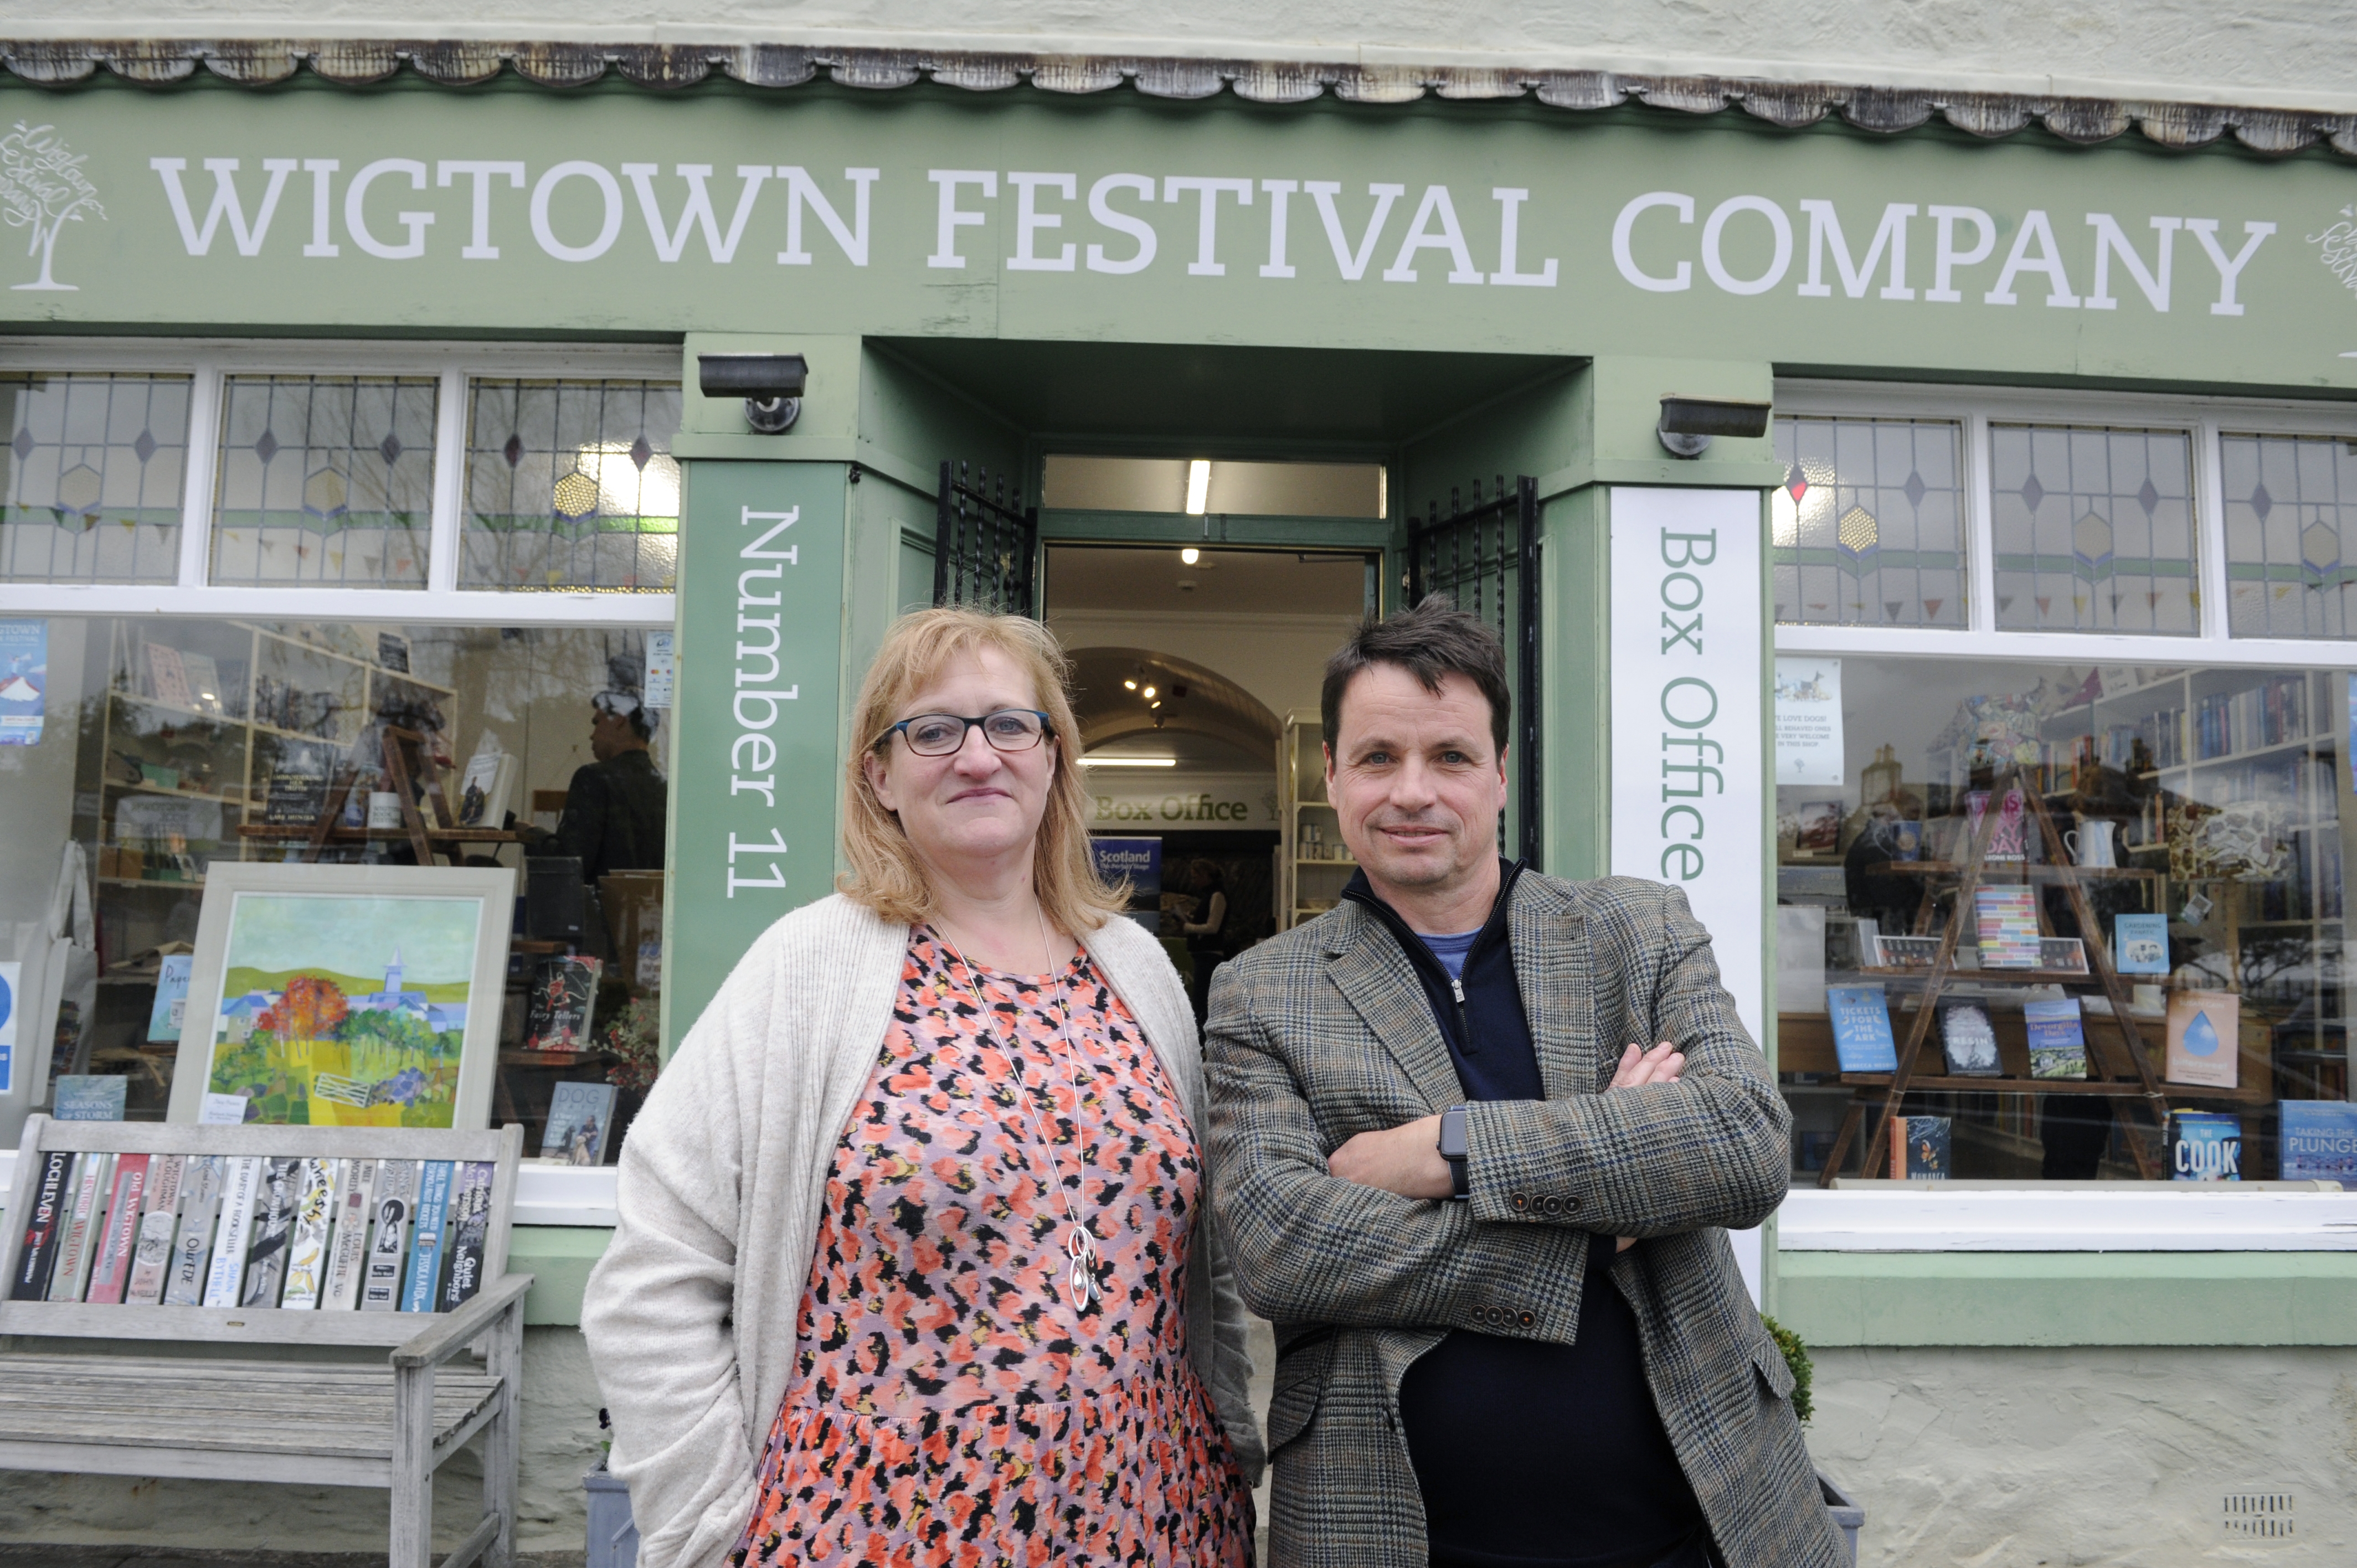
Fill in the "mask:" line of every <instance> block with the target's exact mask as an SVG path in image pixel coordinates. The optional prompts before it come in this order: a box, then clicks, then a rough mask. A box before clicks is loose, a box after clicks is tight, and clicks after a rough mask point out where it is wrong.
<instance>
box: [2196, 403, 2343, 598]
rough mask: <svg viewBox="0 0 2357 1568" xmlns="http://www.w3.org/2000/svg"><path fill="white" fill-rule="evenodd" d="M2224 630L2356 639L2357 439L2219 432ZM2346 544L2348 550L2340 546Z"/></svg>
mask: <svg viewBox="0 0 2357 1568" xmlns="http://www.w3.org/2000/svg"><path fill="white" fill-rule="evenodd" d="M2219 447H2220V452H2219V465H2218V467H2219V476H2220V478H2221V480H2222V487H2221V488H2222V489H2224V491H2225V494H2226V629H2227V631H2228V633H2229V635H2231V636H2234V637H2339V638H2350V637H2357V607H2352V604H2351V603H2350V592H2349V591H2350V589H2351V588H2352V587H2357V560H2345V559H2344V556H2345V555H2346V554H2347V552H2348V550H2349V548H2351V547H2357V441H2346V440H2341V439H2340V438H2338V437H2333V436H2298V435H2225V436H2222V437H2220V439H2219ZM2343 540H2347V541H2348V542H2349V544H2348V545H2346V546H2344V545H2343V543H2342V541H2343Z"/></svg>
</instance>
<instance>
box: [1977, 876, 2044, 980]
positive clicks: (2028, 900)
mask: <svg viewBox="0 0 2357 1568" xmlns="http://www.w3.org/2000/svg"><path fill="white" fill-rule="evenodd" d="M2036 900H2037V891H2036V889H2034V888H2032V887H2030V886H2027V885H2026V884H2010V885H2007V886H1996V887H1975V888H1974V889H1973V914H1974V917H1975V918H1976V919H1977V920H1978V922H1979V931H1980V945H1981V967H1982V968H1983V969H2036V968H2037V967H2038V905H2037V902H2036Z"/></svg>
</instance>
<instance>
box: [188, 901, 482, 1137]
mask: <svg viewBox="0 0 2357 1568" xmlns="http://www.w3.org/2000/svg"><path fill="white" fill-rule="evenodd" d="M482 918H483V904H482V901H481V900H480V899H479V898H431V897H395V898H386V897H335V896H326V895H307V894H292V893H240V894H239V895H238V896H237V901H236V903H235V905H234V906H233V907H232V908H231V912H230V929H229V942H228V947H227V950H226V952H225V954H224V961H223V965H222V972H221V1004H220V1008H219V1010H218V1012H217V1014H216V1015H215V1017H214V1019H213V1041H212V1045H213V1051H212V1070H211V1073H210V1078H209V1081H208V1082H207V1083H206V1085H205V1087H206V1090H208V1091H209V1092H210V1093H213V1094H230V1095H239V1096H242V1097H243V1098H244V1099H245V1101H246V1112H245V1118H244V1119H245V1120H246V1121H248V1122H292V1123H296V1124H303V1123H308V1124H311V1125H315V1126H344V1127H448V1126H450V1125H452V1119H453V1115H454V1113H455V1112H456V1108H457V1099H458V1065H459V1056H460V1047H461V1046H462V1044H463V1043H464V1039H465V1036H466V1030H467V1004H468V991H469V988H470V986H471V984H472V978H473V974H474V970H475V953H476V944H477V940H478V937H479V929H478V928H479V925H480V923H481V921H482Z"/></svg>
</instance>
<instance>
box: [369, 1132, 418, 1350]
mask: <svg viewBox="0 0 2357 1568" xmlns="http://www.w3.org/2000/svg"><path fill="white" fill-rule="evenodd" d="M417 1165H418V1162H417V1161H415V1160H387V1161H385V1162H384V1165H383V1168H382V1171H381V1172H380V1173H379V1174H378V1176H377V1187H376V1236H375V1239H374V1240H371V1242H370V1244H369V1250H368V1272H367V1273H366V1274H365V1275H364V1276H363V1278H362V1279H361V1311H362V1312H395V1311H398V1310H399V1309H400V1306H401V1265H402V1263H403V1262H404V1261H405V1260H406V1259H407V1257H408V1255H409V1248H408V1241H409V1211H410V1209H411V1208H413V1207H414V1205H415V1204H416V1202H417Z"/></svg>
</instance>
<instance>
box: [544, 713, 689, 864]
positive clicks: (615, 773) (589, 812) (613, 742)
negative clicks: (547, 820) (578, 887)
mask: <svg viewBox="0 0 2357 1568" xmlns="http://www.w3.org/2000/svg"><path fill="white" fill-rule="evenodd" d="M589 707H590V720H589V754H590V755H591V756H592V757H596V758H597V760H596V761H594V762H590V763H586V764H584V765H583V766H582V767H580V768H576V769H575V770H574V773H573V782H572V783H571V784H570V785H569V786H567V787H566V789H565V814H564V815H563V816H562V817H560V818H559V819H558V820H557V823H556V831H555V832H553V833H551V834H549V835H547V837H545V838H544V839H543V840H541V842H540V843H538V844H537V845H535V846H534V848H533V853H534V854H555V855H577V856H578V857H580V861H581V880H582V881H584V882H592V883H594V882H596V881H597V878H599V877H600V876H603V875H606V874H607V873H608V872H614V871H660V870H662V863H663V824H664V816H665V812H666V810H667V800H666V788H667V787H666V785H665V784H664V782H663V776H662V773H661V771H659V770H658V769H657V768H656V767H655V759H654V753H653V752H652V751H651V750H650V749H649V746H648V743H649V742H650V741H651V740H652V739H653V738H654V733H655V725H654V714H652V713H651V712H650V711H649V710H648V708H647V706H646V705H645V704H644V703H641V702H640V700H639V696H638V693H635V692H617V691H608V692H600V693H597V695H596V696H594V697H592V698H590V699H589Z"/></svg>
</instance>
